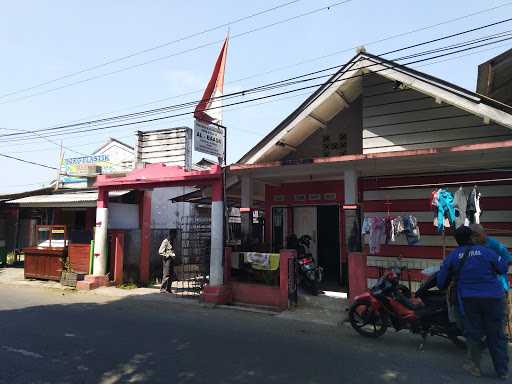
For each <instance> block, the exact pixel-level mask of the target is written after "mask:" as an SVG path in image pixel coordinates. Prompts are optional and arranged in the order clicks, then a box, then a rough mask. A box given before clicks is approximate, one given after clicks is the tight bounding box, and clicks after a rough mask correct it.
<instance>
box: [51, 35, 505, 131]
mask: <svg viewBox="0 0 512 384" xmlns="http://www.w3.org/2000/svg"><path fill="white" fill-rule="evenodd" d="M511 39H512V37H509V38H506V39H502V40H499V41H498V42H501V41H504V40H511ZM490 44H492V43H484V44H481V45H478V46H475V47H469V48H463V49H459V50H456V51H454V52H448V53H443V54H439V55H435V56H431V57H427V58H423V59H418V60H414V61H409V62H407V63H405V64H400V65H402V66H403V65H410V64H415V63H420V62H424V61H428V60H432V59H435V58H440V57H445V56H449V55H453V54H456V53H459V52H465V51H468V50H471V49H475V48H479V47H482V46H487V45H490ZM421 55H422V54H421V53H420V54H416V55H409V56H406V57H407V58H413V57H419V56H421ZM348 64H349V63H348ZM373 65H379V64H371V65H370V66H373ZM397 65H398V64H397ZM395 66H396V65H395ZM368 67H369V66H368ZM393 67H394V66H388V67H386V68H384V69H383V70H388V69H391V68H393ZM361 69H363V68H357V69H356V70H361ZM348 71H350V70H346V71H345V72H348ZM361 76H363V75H359V74H358V75H354V76H351V77H345V78H343V79H342V80H348V79H351V78H357V77H361ZM339 81H341V80H331V81H327V82H324V83H317V84H314V85H309V86H305V87H301V88H295V89H292V90H287V91H282V92H278V93H273V94H270V95H265V96H260V97H255V98H252V99H249V100H242V101H238V102H233V103H230V104H227V105H224V107H228V106H234V105H241V104H246V103H250V102H253V101H259V100H265V99H268V98H272V97H276V96H280V95H286V94H290V93H294V92H298V91H301V90H306V89H312V88H317V87H319V86H327V85H331V84H333V83H336V82H339ZM218 108H221V107H212V108H208V109H205V111H208V110H214V109H218ZM191 114H193V111H188V112H183V113H178V114H173V115H168V116H163V117H156V118H152V119H147V120H142V121H135V122H127V123H121V124H116V125H111V126H101V127H96V128H90V129H82V130H80V131H78V132H76V133H80V132H86V131H87V132H89V131H97V130H104V129H109V128H117V127H126V126H130V125H135V124H143V123H148V122H154V121H160V120H165V119H169V118H173V117H181V116H186V115H191ZM67 134H71V133H70V132H67ZM57 135H58V134H57ZM49 136H51V135H49Z"/></svg>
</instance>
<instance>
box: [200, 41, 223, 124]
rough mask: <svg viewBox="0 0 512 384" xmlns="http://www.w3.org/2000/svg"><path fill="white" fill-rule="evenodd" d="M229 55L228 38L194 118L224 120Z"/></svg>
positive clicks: (211, 120) (208, 120) (213, 120)
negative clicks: (224, 97)
mask: <svg viewBox="0 0 512 384" xmlns="http://www.w3.org/2000/svg"><path fill="white" fill-rule="evenodd" d="M227 53H228V37H226V40H224V44H223V45H222V49H221V51H220V54H219V57H218V58H217V61H216V62H215V67H213V73H212V77H211V78H210V81H209V82H208V85H207V86H206V89H205V90H204V94H203V97H202V98H201V101H200V102H199V103H198V104H197V106H196V109H195V111H194V117H195V118H196V119H198V120H201V121H205V122H209V123H211V122H219V121H221V120H222V99H221V98H220V97H221V96H222V95H223V93H224V69H225V67H226V56H227Z"/></svg>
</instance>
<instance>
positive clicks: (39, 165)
mask: <svg viewBox="0 0 512 384" xmlns="http://www.w3.org/2000/svg"><path fill="white" fill-rule="evenodd" d="M0 156H1V157H5V158H7V159H11V160H17V161H21V162H22V163H27V164H32V165H37V166H38V167H43V168H48V169H54V170H56V171H58V169H57V168H55V167H52V166H51V165H47V164H41V163H36V162H35V161H30V160H24V159H20V158H19V157H15V156H10V155H4V154H3V153H0Z"/></svg>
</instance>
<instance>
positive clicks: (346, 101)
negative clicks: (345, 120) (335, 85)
mask: <svg viewBox="0 0 512 384" xmlns="http://www.w3.org/2000/svg"><path fill="white" fill-rule="evenodd" d="M334 93H335V94H336V96H338V98H339V99H340V101H341V102H342V103H343V105H344V107H345V108H348V107H349V106H350V103H349V102H348V100H347V98H346V97H345V95H344V94H343V92H341V91H340V90H339V89H337V90H336V91H334Z"/></svg>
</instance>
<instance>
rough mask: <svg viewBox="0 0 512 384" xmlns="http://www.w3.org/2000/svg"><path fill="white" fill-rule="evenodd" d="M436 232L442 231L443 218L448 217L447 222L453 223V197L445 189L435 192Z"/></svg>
mask: <svg viewBox="0 0 512 384" xmlns="http://www.w3.org/2000/svg"><path fill="white" fill-rule="evenodd" d="M437 200H438V205H437V230H438V231H439V232H441V231H442V230H444V216H445V214H447V215H448V220H449V221H450V223H451V224H454V223H455V208H454V205H453V195H452V193H451V192H448V191H447V190H446V189H442V188H441V189H440V190H439V191H438V192H437Z"/></svg>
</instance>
